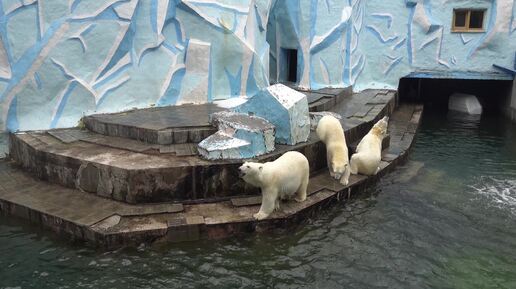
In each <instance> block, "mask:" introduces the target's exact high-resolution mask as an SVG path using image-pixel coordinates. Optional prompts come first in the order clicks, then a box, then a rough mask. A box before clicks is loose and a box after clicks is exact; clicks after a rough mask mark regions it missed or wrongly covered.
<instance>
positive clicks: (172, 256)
mask: <svg viewBox="0 0 516 289" xmlns="http://www.w3.org/2000/svg"><path fill="white" fill-rule="evenodd" d="M6 287H15V288H16V287H18V288H265V287H275V288H299V287H305V288H516V126H514V125H511V124H509V123H507V122H506V121H505V120H503V119H498V118H493V117H484V118H483V119H482V120H481V121H476V120H471V119H469V120H468V119H466V120H465V119H461V118H453V117H448V116H447V115H442V114H434V113H426V114H425V116H424V119H423V125H422V127H421V130H420V132H419V135H418V137H417V140H416V144H415V147H414V150H413V153H412V155H411V160H410V161H409V162H408V163H407V164H406V165H405V166H403V167H401V168H400V169H398V170H397V171H396V172H394V173H392V174H390V175H388V176H386V177H384V178H383V180H382V182H381V183H380V184H378V186H377V187H376V188H374V189H373V190H371V192H370V193H368V194H365V195H363V196H362V197H361V198H359V199H357V200H355V201H353V202H352V203H350V204H348V205H346V206H343V205H342V206H336V207H333V208H332V209H329V210H328V211H326V212H324V213H323V214H322V215H319V216H318V217H317V219H313V220H309V221H307V222H306V223H305V224H303V225H301V226H300V227H298V228H295V229H292V230H288V231H279V232H273V233H268V234H259V235H247V236H244V237H242V238H239V239H230V240H223V241H201V242H195V243H187V244H181V245H177V244H176V245H169V246H153V247H147V246H144V245H141V246H139V247H137V248H126V249H121V250H117V251H107V252H106V251H101V250H96V249H92V248H89V247H85V246H83V245H80V244H70V243H67V242H65V241H61V240H59V239H57V238H55V237H54V236H53V235H52V234H50V233H46V232H45V231H44V230H41V229H39V228H37V227H35V226H32V225H29V224H27V223H26V222H24V221H19V220H12V219H7V220H6V219H5V218H3V219H0V288H6Z"/></svg>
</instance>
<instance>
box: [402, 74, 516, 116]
mask: <svg viewBox="0 0 516 289" xmlns="http://www.w3.org/2000/svg"><path fill="white" fill-rule="evenodd" d="M511 88H512V81H511V80H479V79H436V78H409V77H406V78H402V79H400V82H399V86H398V93H399V98H400V100H401V101H405V102H423V103H424V104H425V107H428V108H429V109H442V110H446V109H448V99H449V97H450V95H451V94H452V93H454V92H460V93H467V94H473V95H476V96H477V97H478V98H479V101H480V103H481V104H482V106H483V108H484V112H485V113H500V112H501V108H502V107H503V106H504V105H506V102H507V100H508V99H510V95H511Z"/></svg>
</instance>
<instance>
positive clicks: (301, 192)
mask: <svg viewBox="0 0 516 289" xmlns="http://www.w3.org/2000/svg"><path fill="white" fill-rule="evenodd" d="M307 189H308V175H307V176H306V178H304V179H303V182H302V183H301V186H299V189H297V192H296V198H295V200H296V202H303V201H304V200H306V190H307Z"/></svg>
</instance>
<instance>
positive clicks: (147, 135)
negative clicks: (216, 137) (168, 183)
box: [82, 103, 225, 145]
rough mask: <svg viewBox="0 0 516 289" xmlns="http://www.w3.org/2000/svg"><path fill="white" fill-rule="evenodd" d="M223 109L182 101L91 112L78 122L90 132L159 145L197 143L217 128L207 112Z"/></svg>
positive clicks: (211, 105) (221, 109)
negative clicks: (178, 103)
mask: <svg viewBox="0 0 516 289" xmlns="http://www.w3.org/2000/svg"><path fill="white" fill-rule="evenodd" d="M224 110H225V109H224V108H220V107H218V106H217V105H215V104H210V103H207V104H195V105H194V104H185V105H179V106H168V107H156V108H146V109H135V110H131V111H126V112H120V113H111V114H94V115H90V116H85V117H84V118H83V119H82V121H83V123H84V125H85V127H86V128H87V129H89V130H90V131H92V132H95V133H98V134H102V135H107V136H114V137H121V138H128V139H135V140H139V141H143V142H146V143H150V144H161V145H167V144H182V143H199V142H200V141H201V140H203V139H205V138H206V137H208V136H210V135H212V134H214V133H215V132H216V131H217V129H216V127H214V126H213V125H211V123H210V119H209V115H210V114H212V113H215V112H219V111H224Z"/></svg>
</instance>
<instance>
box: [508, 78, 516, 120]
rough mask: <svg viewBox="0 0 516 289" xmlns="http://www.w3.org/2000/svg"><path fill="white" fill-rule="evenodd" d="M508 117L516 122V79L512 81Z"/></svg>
mask: <svg viewBox="0 0 516 289" xmlns="http://www.w3.org/2000/svg"><path fill="white" fill-rule="evenodd" d="M507 116H508V117H509V118H510V119H511V120H512V121H514V122H516V78H515V79H514V80H513V81H512V90H511V101H510V106H509V109H508V111H507Z"/></svg>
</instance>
